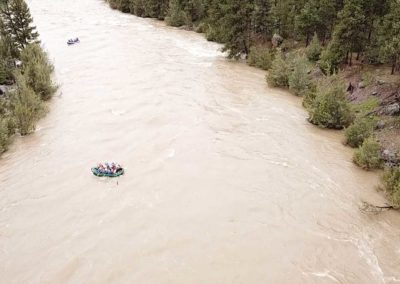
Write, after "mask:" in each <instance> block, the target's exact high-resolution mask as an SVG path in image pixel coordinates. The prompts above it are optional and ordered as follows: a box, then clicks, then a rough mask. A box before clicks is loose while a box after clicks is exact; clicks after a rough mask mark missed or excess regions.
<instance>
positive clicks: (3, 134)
mask: <svg viewBox="0 0 400 284" xmlns="http://www.w3.org/2000/svg"><path fill="white" fill-rule="evenodd" d="M10 136H11V133H10V129H9V123H8V120H7V119H5V118H0V153H3V152H4V151H6V150H7V149H8V145H9V144H10Z"/></svg>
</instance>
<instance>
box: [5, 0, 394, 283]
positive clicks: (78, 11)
mask: <svg viewBox="0 0 400 284" xmlns="http://www.w3.org/2000/svg"><path fill="white" fill-rule="evenodd" d="M28 3H29V5H30V8H31V12H32V14H33V16H34V19H35V24H36V25H37V26H38V29H39V31H40V32H41V39H42V43H43V45H44V46H45V48H46V49H47V50H48V52H49V56H50V58H51V59H52V60H53V61H54V64H55V67H56V74H55V77H56V80H57V82H58V83H59V85H60V91H59V95H57V96H56V97H55V98H54V99H53V100H52V102H51V103H50V105H49V108H50V113H49V114H48V116H47V117H46V118H45V119H43V120H42V121H41V122H40V123H39V126H38V129H37V132H36V133H35V134H33V135H31V136H28V137H24V138H17V139H16V141H15V143H14V144H13V146H12V148H11V149H10V151H9V152H7V153H6V154H5V155H3V157H2V158H1V160H0V212H1V214H0V282H1V283H396V282H397V283H398V282H400V215H399V214H398V213H396V212H385V213H382V214H380V215H365V214H362V213H361V212H360V211H359V204H360V202H361V200H369V201H372V202H379V203H382V202H383V200H382V197H381V195H380V194H379V193H377V192H376V190H375V186H376V185H377V184H378V178H377V174H374V173H367V172H363V171H361V170H359V169H357V168H356V167H355V166H353V164H352V162H351V150H349V149H346V148H345V147H344V146H343V145H342V144H341V134H340V133H337V132H330V131H322V130H318V129H317V128H315V127H313V126H311V125H309V124H308V123H307V122H306V113H305V111H304V110H303V109H302V107H301V103H300V101H299V100H297V99H295V98H293V97H292V96H290V95H289V94H286V93H284V92H280V91H277V90H273V89H269V88H268V87H267V86H266V83H265V80H264V72H262V71H260V70H256V69H253V68H250V67H247V66H245V65H244V64H240V63H234V62H230V61H228V60H226V59H225V58H224V55H223V54H221V53H220V52H219V49H220V46H219V45H218V44H215V43H210V42H207V41H206V40H204V38H203V36H202V35H198V34H195V33H193V32H188V31H183V30H179V29H174V28H170V27H165V26H164V24H162V23H160V22H157V21H153V20H150V19H141V18H136V17H134V16H132V15H126V14H122V13H119V12H117V11H113V10H111V9H109V8H108V6H107V4H106V3H104V2H103V1H101V0H85V1H83V0H71V1H63V0H51V1H50V0H30V1H28ZM75 36H78V37H79V38H80V39H81V43H80V44H78V45H75V46H67V45H66V40H67V39H68V38H69V37H75ZM99 161H118V162H119V163H121V164H123V165H124V166H125V167H126V175H125V176H123V177H121V178H119V179H118V180H107V179H99V178H96V177H94V176H93V175H92V174H91V172H90V167H91V166H93V165H95V164H96V163H97V162H99Z"/></svg>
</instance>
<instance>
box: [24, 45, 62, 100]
mask: <svg viewBox="0 0 400 284" xmlns="http://www.w3.org/2000/svg"><path fill="white" fill-rule="evenodd" d="M21 60H22V62H23V67H22V73H23V74H24V77H25V78H26V82H27V84H28V86H29V87H30V88H32V90H33V91H34V92H35V93H36V94H38V95H39V96H40V98H41V99H42V100H49V99H50V98H51V97H52V96H53V94H54V93H55V91H56V90H57V88H56V86H54V85H53V82H52V81H51V73H52V72H53V65H51V63H50V62H49V60H48V57H47V54H46V53H45V52H44V51H43V49H42V48H41V47H40V45H38V44H30V45H28V46H27V47H26V48H25V49H24V50H23V51H22V52H21Z"/></svg>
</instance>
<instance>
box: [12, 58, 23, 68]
mask: <svg viewBox="0 0 400 284" xmlns="http://www.w3.org/2000/svg"><path fill="white" fill-rule="evenodd" d="M14 64H15V67H17V68H18V67H21V66H22V61H21V60H15V61H14Z"/></svg>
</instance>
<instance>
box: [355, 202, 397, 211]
mask: <svg viewBox="0 0 400 284" xmlns="http://www.w3.org/2000/svg"><path fill="white" fill-rule="evenodd" d="M392 209H395V208H394V207H393V206H391V205H390V204H385V205H384V206H377V205H373V204H371V203H368V202H365V201H363V202H362V204H361V206H360V211H361V212H363V213H368V214H379V213H381V212H384V211H388V210H392Z"/></svg>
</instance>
